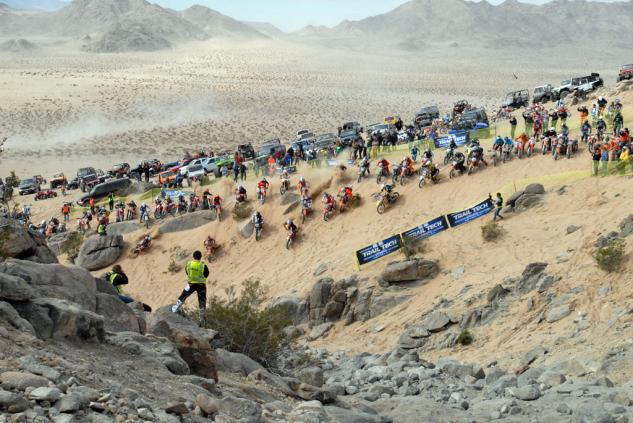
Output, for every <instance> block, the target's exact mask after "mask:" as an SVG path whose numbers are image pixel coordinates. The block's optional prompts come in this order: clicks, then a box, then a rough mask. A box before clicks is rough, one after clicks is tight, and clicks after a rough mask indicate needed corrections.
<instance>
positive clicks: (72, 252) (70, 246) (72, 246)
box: [62, 232, 84, 263]
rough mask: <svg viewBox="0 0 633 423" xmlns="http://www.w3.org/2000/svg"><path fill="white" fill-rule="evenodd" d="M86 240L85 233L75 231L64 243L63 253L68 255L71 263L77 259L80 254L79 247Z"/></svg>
mask: <svg viewBox="0 0 633 423" xmlns="http://www.w3.org/2000/svg"><path fill="white" fill-rule="evenodd" d="M83 241H84V236H83V234H81V233H79V232H73V233H72V235H71V236H70V237H69V238H68V239H67V240H66V241H65V242H64V244H63V245H62V253H63V254H66V255H67V256H68V260H70V262H71V263H75V259H76V258H77V256H78V255H79V249H80V248H81V244H82V243H83Z"/></svg>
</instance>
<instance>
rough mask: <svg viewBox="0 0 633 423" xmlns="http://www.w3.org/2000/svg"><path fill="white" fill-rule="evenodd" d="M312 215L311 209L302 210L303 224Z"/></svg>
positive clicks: (304, 208) (303, 208)
mask: <svg viewBox="0 0 633 423" xmlns="http://www.w3.org/2000/svg"><path fill="white" fill-rule="evenodd" d="M310 213H312V209H311V208H307V207H302V208H301V223H305V221H306V218H307V217H308V215H310Z"/></svg>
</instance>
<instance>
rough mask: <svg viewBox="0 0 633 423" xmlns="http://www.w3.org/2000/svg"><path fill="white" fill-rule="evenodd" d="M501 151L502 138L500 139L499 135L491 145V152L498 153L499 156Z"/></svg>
mask: <svg viewBox="0 0 633 423" xmlns="http://www.w3.org/2000/svg"><path fill="white" fill-rule="evenodd" d="M502 149H503V138H502V137H501V135H498V136H497V138H495V142H494V144H493V145H492V151H498V152H499V154H501V150H502Z"/></svg>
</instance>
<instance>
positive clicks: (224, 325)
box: [205, 279, 292, 368]
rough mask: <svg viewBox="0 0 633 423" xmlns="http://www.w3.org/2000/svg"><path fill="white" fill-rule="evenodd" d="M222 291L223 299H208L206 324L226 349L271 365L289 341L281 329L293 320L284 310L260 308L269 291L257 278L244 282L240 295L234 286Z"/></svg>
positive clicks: (267, 365) (275, 363) (270, 366)
mask: <svg viewBox="0 0 633 423" xmlns="http://www.w3.org/2000/svg"><path fill="white" fill-rule="evenodd" d="M210 291H211V292H213V290H210ZM225 293H226V296H227V299H226V300H224V299H220V298H219V297H217V296H215V295H213V296H211V297H210V298H209V300H208V305H207V311H206V320H205V325H206V327H208V328H211V329H213V330H216V331H218V332H219V333H220V334H221V336H222V340H223V342H224V347H225V348H226V349H228V350H229V351H232V352H237V353H241V354H244V355H246V356H248V357H250V358H252V359H253V360H255V361H257V362H259V363H260V364H262V365H263V366H266V367H268V368H274V367H275V366H276V365H277V363H278V359H279V357H280V355H281V353H282V351H283V349H284V348H285V347H286V346H287V343H288V340H287V337H286V335H285V333H284V331H283V329H284V328H285V327H286V326H288V325H290V324H291V323H292V322H291V321H290V320H289V319H288V317H287V310H283V309H279V308H262V307H261V305H262V304H263V303H264V302H265V301H266V299H267V293H268V290H267V289H266V288H265V287H264V286H262V285H261V283H260V282H259V281H257V280H251V279H249V280H246V281H244V282H243V283H242V291H241V292H240V293H239V295H238V294H237V293H236V291H235V289H234V288H233V287H231V288H228V289H226V290H225Z"/></svg>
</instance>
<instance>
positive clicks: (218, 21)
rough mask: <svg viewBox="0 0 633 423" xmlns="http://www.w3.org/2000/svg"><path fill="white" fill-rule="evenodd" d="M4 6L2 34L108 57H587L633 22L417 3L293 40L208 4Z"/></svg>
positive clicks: (630, 6)
mask: <svg viewBox="0 0 633 423" xmlns="http://www.w3.org/2000/svg"><path fill="white" fill-rule="evenodd" d="M0 1H4V2H8V6H7V5H3V4H2V3H0V36H5V37H12V38H14V37H21V38H27V37H29V36H56V37H69V38H73V39H76V40H82V39H83V40H84V42H85V48H86V49H88V50H92V51H108V52H110V51H129V50H156V49H162V48H169V47H171V46H173V45H174V44H178V43H182V42H187V41H194V40H204V39H207V38H233V39H244V40H253V39H267V38H286V39H289V40H292V41H296V42H301V43H316V44H320V45H327V46H339V47H342V48H351V49H359V50H365V49H377V48H378V49H380V48H386V49H395V50H404V51H412V52H415V51H425V50H431V49H437V48H438V47H439V48H454V47H459V48H462V49H468V48H489V49H498V50H503V49H507V48H510V49H514V48H521V49H526V50H529V49H540V48H542V47H555V48H561V49H579V50H578V51H579V52H580V54H582V52H583V51H585V52H595V51H599V52H600V51H601V52H605V53H606V52H607V51H608V52H612V51H615V50H618V51H621V50H630V41H629V40H628V37H627V36H626V35H625V32H626V30H625V29H623V28H626V27H627V25H628V20H630V18H631V17H633V0H629V1H627V2H612V3H603V2H594V1H586V0H575V1H570V0H554V1H552V2H549V3H546V4H545V5H541V6H536V5H531V4H525V3H520V2H519V1H517V0H506V1H505V2H504V3H502V4H500V5H499V6H493V5H491V4H490V3H488V2H486V1H481V2H472V1H465V0H412V1H409V2H408V3H405V4H403V5H402V6H400V7H398V8H396V9H394V10H392V11H390V12H387V13H385V14H382V15H378V16H372V17H369V18H366V19H362V20H359V21H343V22H341V23H340V24H339V25H337V26H335V27H332V28H328V27H323V26H309V27H306V28H303V29H302V30H300V31H297V32H294V33H292V34H286V33H284V32H282V31H281V30H279V29H278V28H276V27H274V26H273V25H271V24H267V23H261V22H240V21H237V20H235V19H233V18H230V17H228V16H225V15H223V14H221V13H219V12H216V11H214V10H211V9H209V8H207V7H204V6H192V7H190V8H189V9H186V10H183V11H175V10H171V9H167V8H163V7H160V6H158V5H155V4H152V3H149V2H147V1H146V0H74V1H72V2H70V3H68V4H65V6H64V7H62V8H61V9H59V10H56V11H53V12H42V11H39V12H34V11H29V12H25V11H19V10H16V7H15V6H21V7H27V8H29V9H32V8H41V9H50V8H55V7H56V6H55V5H57V7H58V6H59V5H60V3H61V4H62V5H63V4H64V3H62V2H61V1H60V0H0ZM623 19H624V21H623ZM623 22H624V23H623ZM554 59H555V58H554ZM629 60H630V58H627V60H625V61H629Z"/></svg>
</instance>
